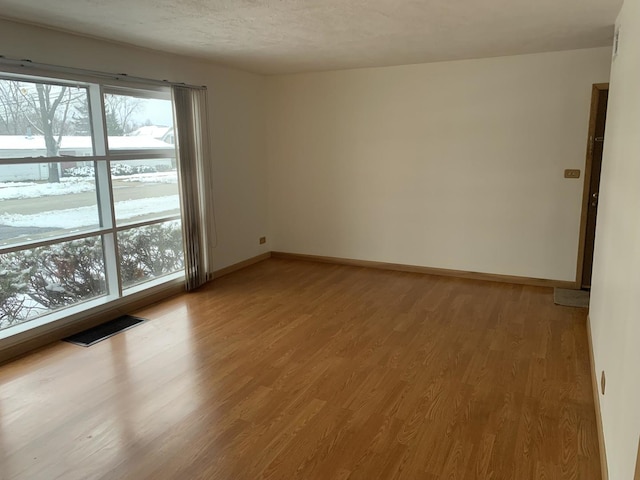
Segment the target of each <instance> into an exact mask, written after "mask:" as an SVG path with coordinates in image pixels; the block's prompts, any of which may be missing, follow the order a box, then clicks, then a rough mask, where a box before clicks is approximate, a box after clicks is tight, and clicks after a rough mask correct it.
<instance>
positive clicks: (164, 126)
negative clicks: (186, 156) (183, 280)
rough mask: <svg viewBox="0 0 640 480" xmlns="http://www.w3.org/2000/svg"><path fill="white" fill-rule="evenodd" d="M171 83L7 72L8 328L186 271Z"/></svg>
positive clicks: (3, 330)
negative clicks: (129, 83) (134, 84)
mask: <svg viewBox="0 0 640 480" xmlns="http://www.w3.org/2000/svg"><path fill="white" fill-rule="evenodd" d="M174 139H175V126H174V115H173V102H172V99H171V91H170V90H169V89H168V88H163V87H149V88H144V87H141V88H122V87H115V86H111V85H109V84H100V83H87V82H69V81H66V80H59V79H47V78H40V77H38V78H35V77H34V78H32V77H27V76H24V75H20V76H18V75H13V74H0V201H1V202H0V336H6V334H7V333H10V331H11V329H12V327H15V326H17V325H24V324H25V323H26V322H29V321H32V320H34V319H40V320H41V321H42V320H47V318H51V319H55V318H56V316H55V315H56V314H58V315H60V314H64V311H63V310H64V309H65V308H68V307H72V306H77V305H78V304H81V303H82V302H91V301H102V302H105V301H111V300H115V299H117V298H120V297H122V296H125V295H127V294H129V293H131V292H134V291H136V292H137V291H139V290H140V289H143V288H145V286H148V287H150V286H153V285H157V284H158V283H162V282H164V281H167V280H170V279H172V278H174V277H178V276H180V275H182V272H183V269H184V255H183V246H182V233H181V215H180V197H179V189H178V173H177V165H176V158H177V152H176V145H175V141H174Z"/></svg>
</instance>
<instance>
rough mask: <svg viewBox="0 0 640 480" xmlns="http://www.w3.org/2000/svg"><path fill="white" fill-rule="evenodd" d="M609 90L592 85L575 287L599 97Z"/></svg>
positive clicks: (581, 259)
mask: <svg viewBox="0 0 640 480" xmlns="http://www.w3.org/2000/svg"><path fill="white" fill-rule="evenodd" d="M603 90H609V84H608V83H594V84H593V86H592V87H591V112H590V116H589V134H588V135H587V156H586V161H585V166H584V185H583V188H582V212H581V214H580V240H579V242H578V261H577V266H576V281H575V285H574V287H575V288H576V289H578V290H580V289H581V288H582V270H583V269H584V250H585V244H586V236H587V212H588V210H589V187H590V185H591V167H592V165H593V145H594V136H595V131H596V119H597V116H598V98H599V96H600V92H601V91H603Z"/></svg>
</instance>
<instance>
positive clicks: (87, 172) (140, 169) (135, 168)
mask: <svg viewBox="0 0 640 480" xmlns="http://www.w3.org/2000/svg"><path fill="white" fill-rule="evenodd" d="M169 170H171V167H170V166H168V165H157V166H155V167H154V166H153V165H127V164H124V163H112V164H111V175H113V176H114V177H122V176H125V175H134V174H138V173H155V172H167V171H169ZM62 176H63V177H93V176H95V172H94V168H93V165H85V166H82V167H71V168H65V169H64V170H63V171H62Z"/></svg>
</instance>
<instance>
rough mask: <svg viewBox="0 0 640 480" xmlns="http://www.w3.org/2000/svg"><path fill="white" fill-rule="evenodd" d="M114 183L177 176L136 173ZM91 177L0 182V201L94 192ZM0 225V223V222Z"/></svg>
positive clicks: (162, 180) (173, 180)
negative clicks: (51, 180)
mask: <svg viewBox="0 0 640 480" xmlns="http://www.w3.org/2000/svg"><path fill="white" fill-rule="evenodd" d="M113 179H114V181H124V182H139V183H176V184H177V183H178V174H177V172H175V171H171V172H154V173H136V174H133V175H122V176H118V177H113ZM95 189H96V185H95V182H94V180H93V179H92V178H91V177H65V178H62V179H60V183H35V182H0V200H17V199H26V198H40V197H48V196H57V195H73V194H76V193H83V192H92V191H95ZM0 223H1V222H0Z"/></svg>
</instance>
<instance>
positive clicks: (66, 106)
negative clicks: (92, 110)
mask: <svg viewBox="0 0 640 480" xmlns="http://www.w3.org/2000/svg"><path fill="white" fill-rule="evenodd" d="M89 117H90V115H89V106H88V95H87V89H86V88H84V87H76V86H71V85H65V86H62V85H52V84H47V83H33V82H25V81H18V80H7V79H0V158H23V157H57V156H88V155H93V143H92V141H91V122H90V120H89ZM54 174H55V172H54V171H52V172H51V175H54ZM52 180H55V179H54V178H52Z"/></svg>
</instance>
